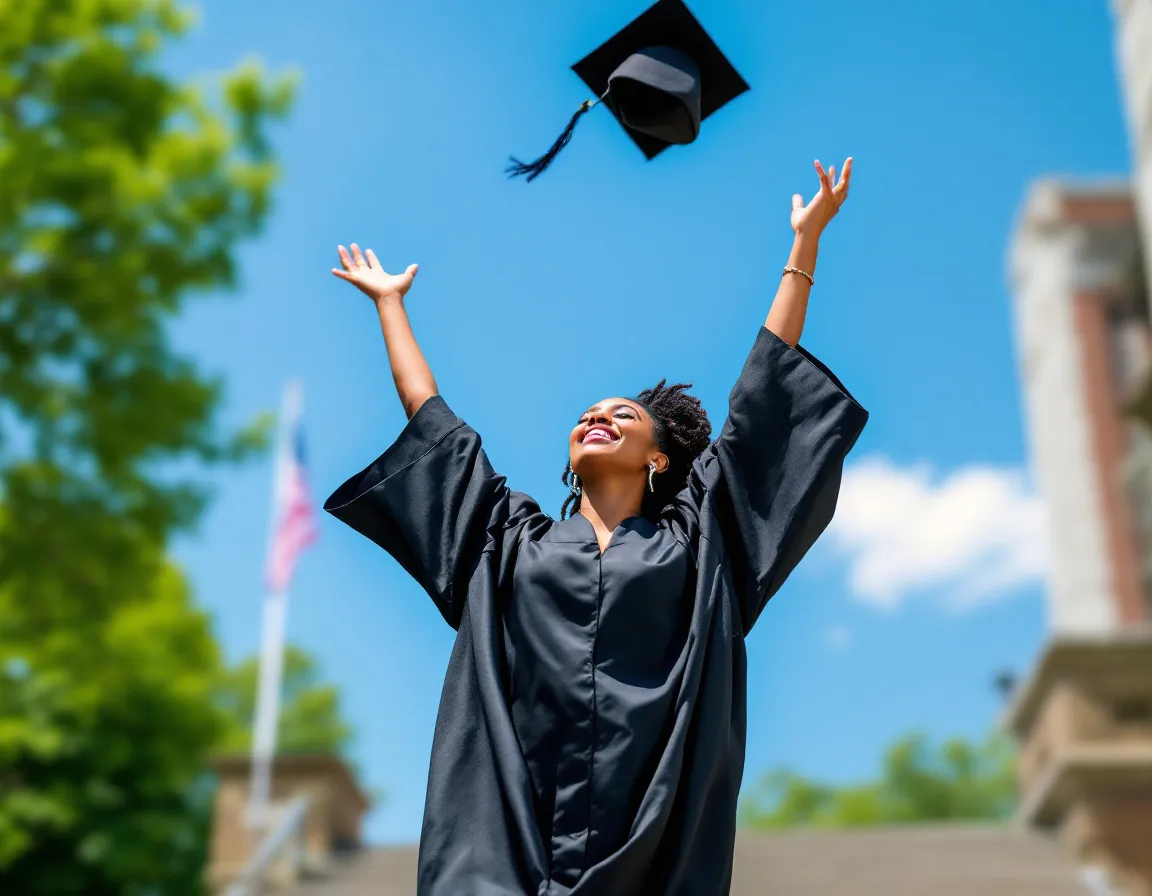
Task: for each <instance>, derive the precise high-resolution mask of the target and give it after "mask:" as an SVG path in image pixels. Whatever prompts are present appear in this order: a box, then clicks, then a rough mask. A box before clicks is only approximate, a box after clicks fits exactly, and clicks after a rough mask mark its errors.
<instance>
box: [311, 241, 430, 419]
mask: <svg viewBox="0 0 1152 896" xmlns="http://www.w3.org/2000/svg"><path fill="white" fill-rule="evenodd" d="M339 252H340V263H341V265H342V269H341V268H333V269H332V273H333V274H335V275H336V276H337V277H339V278H340V279H341V280H347V281H348V282H349V283H351V284H353V285H354V286H355V287H356V288H357V289H359V290H360V291H361V292H362V293H364V294H365V295H366V296H368V298H370V299H371V300H372V303H373V304H374V305H375V306H376V313H377V314H378V315H379V317H380V330H381V332H383V334H384V345H385V347H386V348H387V350H388V363H389V365H390V366H391V368H392V381H393V382H394V383H395V384H396V394H397V395H399V396H400V403H401V404H402V405H403V406H404V413H405V414H407V415H408V419H409V420H411V419H412V417H413V416H415V414H416V412H417V411H418V410H420V408H421V406H422V405H423V404H424V402H426V401H427V400H428V399H429V398H431V397H432V396H433V395H436V394H437V392H438V390H437V388H436V380H435V379H434V378H433V376H432V370H431V368H429V366H428V362H427V361H426V360H425V359H424V353H423V352H422V351H420V346H419V345H418V344H417V342H416V336H415V335H414V334H413V333H412V324H411V322H410V321H409V320H408V312H407V311H406V310H405V308H404V296H405V295H406V294H407V293H408V290H409V289H410V288H411V286H412V281H413V279H414V278H415V277H416V271H417V266H416V265H414V264H413V265H409V266H408V269H407V270H405V271H404V273H403V274H389V273H388V272H387V271H385V270H384V268H382V267H381V266H380V262H379V261H378V260H377V258H376V253H375V252H373V251H372V250H371V249H369V250H368V251H367V252H366V253H364V254H361V252H360V247H359V246H358V245H356V244H355V243H353V244H352V252H351V254H349V253H348V250H347V249H345V248H344V247H343V246H340V247H339Z"/></svg>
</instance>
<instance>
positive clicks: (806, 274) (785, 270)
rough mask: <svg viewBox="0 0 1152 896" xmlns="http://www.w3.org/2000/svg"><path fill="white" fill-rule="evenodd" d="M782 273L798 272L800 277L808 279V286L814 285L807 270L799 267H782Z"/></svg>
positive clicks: (814, 282)
mask: <svg viewBox="0 0 1152 896" xmlns="http://www.w3.org/2000/svg"><path fill="white" fill-rule="evenodd" d="M784 273H785V274H799V275H800V276H801V277H804V278H806V279H807V280H808V285H809V286H815V285H816V281H815V280H813V279H812V275H811V274H809V273H808V272H807V271H802V270H800V268H784Z"/></svg>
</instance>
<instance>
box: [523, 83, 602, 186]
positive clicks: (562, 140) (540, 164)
mask: <svg viewBox="0 0 1152 896" xmlns="http://www.w3.org/2000/svg"><path fill="white" fill-rule="evenodd" d="M599 102H600V100H585V101H584V102H583V103H582V104H581V106H580V108H579V109H577V110H576V114H575V115H573V116H572V119H571V121H569V122H568V127H566V128H564V133H562V134H561V135H560V136H559V137H557V138H556V142H555V143H553V144H552V146H551V148H550V149H549V150H548V152H546V153H544V155H542V156H540V158H538V159H537V160H536V161H534V162H527V163H525V162H521V161H520V160H519V159H517V158H515V157H512V158H510V161H511V164H510V165H509V166H508V167H507V168H505V169H504V170H505V171H506V172H507V173H508V176H509V177H521V176H523V175H527V180H528V182H529V183H531V182H532V181H533V180H535V179H536V177H538V176H539V175H540V174H543V173H544V171H545V169H547V167H548V166H549V165H551V164H552V160H553V159H554V158H556V156H557V155H558V154H559V152H560V150H562V149H563V148H564V147H565V146H567V145H568V141H569V140H571V139H572V132H573V131H574V130H575V129H576V122H578V121H579V120H580V118H581V117H582V116H583V115H584V113H585V112H587V111H588V110H589V109H591V108H592V107H593V106H595V105H596V104H597V103H599Z"/></svg>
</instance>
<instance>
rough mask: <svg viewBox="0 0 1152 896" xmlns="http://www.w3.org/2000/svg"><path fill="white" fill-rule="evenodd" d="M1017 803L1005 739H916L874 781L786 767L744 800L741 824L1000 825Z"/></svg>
mask: <svg viewBox="0 0 1152 896" xmlns="http://www.w3.org/2000/svg"><path fill="white" fill-rule="evenodd" d="M1015 801H1016V776H1015V762H1014V754H1013V750H1012V748H1011V746H1010V745H1009V744H1008V743H1007V742H1006V741H1005V740H1003V739H1002V738H1000V737H992V738H990V739H989V740H988V741H986V742H985V743H982V744H972V743H969V742H968V741H965V740H962V739H952V740H948V741H946V742H944V743H943V744H939V745H936V744H933V743H932V742H931V741H929V740H928V738H926V737H925V736H924V735H922V734H910V735H908V736H906V737H904V738H902V739H901V740H899V741H897V742H896V743H895V744H894V745H893V746H892V747H891V748H890V749H889V750H888V752H887V754H886V755H885V757H884V762H883V769H882V772H881V775H880V778H879V780H877V781H874V782H870V783H866V784H859V785H854V786H846V787H837V786H833V785H829V784H825V783H821V782H817V781H812V780H809V779H807V778H805V777H803V776H802V775H798V774H796V773H795V772H792V771H788V770H785V769H779V770H776V771H772V772H769V773H768V774H766V775H765V776H764V777H763V778H761V779H760V781H758V782H757V783H756V785H755V786H754V787H753V788H752V790H751V792H750V793H749V794H748V796H747V797H746V798H745V799H744V802H743V804H742V806H741V821H742V823H743V824H745V825H746V826H748V827H753V828H781V827H794V826H805V825H810V826H817V827H872V826H877V825H885V824H909V823H916V822H929V821H995V820H1003V819H1006V818H1007V817H1008V816H1009V815H1010V814H1011V812H1012V808H1013V806H1014V805H1015Z"/></svg>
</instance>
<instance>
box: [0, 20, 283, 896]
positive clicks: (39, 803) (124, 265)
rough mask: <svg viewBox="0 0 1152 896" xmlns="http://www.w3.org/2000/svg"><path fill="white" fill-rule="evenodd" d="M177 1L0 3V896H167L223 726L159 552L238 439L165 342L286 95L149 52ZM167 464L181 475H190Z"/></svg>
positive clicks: (185, 871) (200, 628)
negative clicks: (196, 72) (174, 71)
mask: <svg viewBox="0 0 1152 896" xmlns="http://www.w3.org/2000/svg"><path fill="white" fill-rule="evenodd" d="M188 24H189V17H188V13H187V12H186V11H185V10H184V9H183V8H182V7H181V5H180V4H179V3H178V2H175V0H0V891H2V892H12V893H20V894H22V896H38V894H59V893H84V894H86V896H103V894H110V896H111V894H116V896H130V894H137V893H139V894H145V893H147V894H176V893H191V892H195V891H196V890H197V889H198V883H197V881H198V879H199V877H200V873H201V870H202V869H201V867H200V864H199V863H200V862H201V861H202V855H201V854H200V853H201V852H202V831H200V830H199V828H198V827H197V826H198V825H200V824H201V823H202V819H203V799H204V791H203V789H202V788H201V787H199V783H200V775H201V774H202V769H203V768H204V765H205V759H206V754H207V752H208V751H209V750H210V749H211V748H212V747H213V745H214V744H216V743H217V741H218V739H219V738H220V737H221V736H222V733H223V730H222V728H221V719H220V716H219V713H218V710H217V709H216V708H215V706H214V704H213V694H214V688H215V686H216V685H217V683H218V681H219V675H220V664H219V657H218V655H217V651H216V646H215V643H214V641H213V639H212V637H211V632H210V629H209V626H208V622H207V620H206V618H205V617H204V615H203V614H202V613H201V612H200V611H199V610H197V608H196V607H195V606H194V604H193V602H192V600H191V598H190V595H189V592H188V589H187V587H186V584H185V582H184V581H183V579H182V577H181V575H180V574H179V572H178V571H177V570H176V569H174V568H173V567H172V566H171V565H170V564H169V563H168V561H167V560H166V548H167V545H168V542H169V539H170V538H171V536H172V535H173V534H174V533H175V532H177V531H179V530H180V529H185V528H188V527H190V526H192V525H193V524H194V523H195V521H196V519H197V517H198V515H199V512H200V510H201V508H202V506H203V502H204V499H205V491H204V489H203V487H202V485H200V484H198V483H197V482H195V481H193V480H192V479H191V478H189V477H187V476H178V475H176V473H175V472H174V471H176V470H186V469H192V468H195V469H201V468H203V466H204V464H206V463H209V464H210V463H214V462H220V461H227V460H234V459H237V458H239V457H242V456H243V455H244V454H245V453H246V452H248V451H249V450H251V449H253V448H254V447H256V446H257V445H258V444H259V442H260V432H261V428H260V427H252V428H249V429H246V430H244V431H241V432H230V431H226V430H225V429H223V428H222V427H221V426H220V425H219V424H218V422H217V419H216V409H217V406H218V404H219V401H220V397H221V383H220V381H219V380H218V379H216V378H214V377H212V376H209V375H207V374H205V373H204V372H203V371H201V370H200V369H198V367H197V366H196V364H195V363H194V362H193V361H192V360H191V359H189V358H187V357H182V356H181V355H179V354H178V353H177V352H175V351H174V350H173V348H172V346H171V344H170V341H169V338H168V335H167V331H166V330H167V327H168V325H169V323H170V322H171V320H172V319H173V317H174V316H175V315H176V314H177V313H178V312H179V311H180V310H181V308H182V307H183V306H184V303H185V302H186V301H187V300H188V298H189V297H191V296H196V295H205V294H206V293H208V292H210V291H212V290H217V289H220V288H224V287H229V286H232V285H233V284H234V281H235V259H234V250H235V247H236V246H237V244H238V242H239V241H240V240H241V239H243V238H245V237H248V236H251V235H252V234H254V233H256V232H257V231H258V229H259V227H260V225H261V223H262V222H263V221H264V219H265V217H266V215H267V212H268V206H269V200H270V197H271V189H272V186H273V184H274V181H275V178H276V168H275V165H274V164H273V159H272V157H271V152H270V145H269V142H268V138H267V128H268V125H269V123H270V121H271V120H273V119H274V118H275V117H277V116H279V115H281V114H283V113H284V112H286V110H287V108H288V105H289V102H290V96H291V86H290V84H289V83H288V82H287V81H285V80H283V79H280V80H275V79H269V78H268V77H267V76H266V75H265V74H263V73H262V72H261V70H260V69H259V68H258V67H257V66H254V65H248V66H244V67H241V68H238V69H237V70H235V71H233V72H231V73H230V74H227V75H226V76H224V77H223V78H222V80H221V81H220V82H218V84H217V86H216V87H214V88H211V89H209V87H207V86H205V87H202V88H201V87H195V86H190V85H186V84H181V83H178V82H177V81H175V80H174V79H172V78H171V77H169V76H167V75H166V74H165V73H164V72H163V71H162V70H161V68H160V66H159V63H158V53H159V52H160V50H161V49H162V47H163V45H164V44H165V42H166V41H168V40H170V39H172V38H175V37H177V36H179V35H180V34H181V33H182V32H183V31H184V30H185V28H186V27H187V26H188ZM188 462H191V466H189V463H188Z"/></svg>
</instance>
